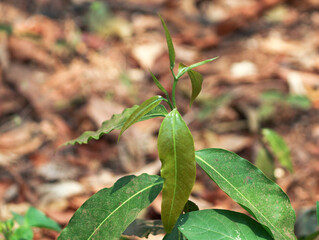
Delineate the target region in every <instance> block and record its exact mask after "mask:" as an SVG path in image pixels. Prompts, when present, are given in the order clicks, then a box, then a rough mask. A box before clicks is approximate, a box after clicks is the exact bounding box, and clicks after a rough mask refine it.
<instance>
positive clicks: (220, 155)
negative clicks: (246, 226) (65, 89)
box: [196, 148, 296, 240]
mask: <svg viewBox="0 0 319 240" xmlns="http://www.w3.org/2000/svg"><path fill="white" fill-rule="evenodd" d="M196 161H197V163H198V165H199V166H200V167H201V168H202V169H203V170H204V171H205V172H206V173H207V175H208V176H209V177H210V178H211V179H212V180H213V181H214V182H215V183H216V184H217V185H218V186H219V187H220V188H221V189H222V190H223V191H224V192H225V193H226V194H228V195H229V196H230V197H231V198H232V199H233V200H234V201H236V202H237V203H238V204H240V205H241V206H242V207H244V208H245V209H246V210H247V211H249V213H251V214H252V215H253V216H254V217H255V218H256V219H257V221H258V222H260V223H261V224H263V225H264V226H265V229H266V230H267V228H268V229H269V230H270V231H271V232H272V234H273V236H274V238H275V239H276V240H277V239H278V240H280V239H287V240H288V239H289V240H292V239H296V237H295V235H294V223H295V220H296V215H295V212H294V210H293V208H292V207H291V204H290V201H289V198H288V197H287V195H286V194H285V193H284V192H283V191H282V189H281V188H280V187H279V186H278V185H277V184H275V183H274V182H272V181H271V180H269V179H268V178H267V177H266V176H265V175H264V174H263V173H262V172H261V171H260V170H259V169H258V168H256V167H255V166H254V165H253V164H251V163H250V162H249V161H247V160H246V159H243V158H241V157H239V156H238V155H237V154H235V153H232V152H229V151H226V150H223V149H214V148H209V149H203V150H200V151H197V152H196Z"/></svg>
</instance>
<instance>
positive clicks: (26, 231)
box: [10, 226, 33, 240]
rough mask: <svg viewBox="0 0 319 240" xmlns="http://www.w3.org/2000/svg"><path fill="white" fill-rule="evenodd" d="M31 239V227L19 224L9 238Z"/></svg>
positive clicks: (16, 239)
mask: <svg viewBox="0 0 319 240" xmlns="http://www.w3.org/2000/svg"><path fill="white" fill-rule="evenodd" d="M32 239H33V232H32V229H31V227H29V226H20V227H18V228H17V229H16V230H15V231H14V233H13V234H12V236H11V237H10V240H32Z"/></svg>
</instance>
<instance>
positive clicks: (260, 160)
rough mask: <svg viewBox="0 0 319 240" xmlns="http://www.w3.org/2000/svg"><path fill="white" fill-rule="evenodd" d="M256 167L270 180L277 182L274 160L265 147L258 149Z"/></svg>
mask: <svg viewBox="0 0 319 240" xmlns="http://www.w3.org/2000/svg"><path fill="white" fill-rule="evenodd" d="M256 167H258V168H259V169H260V170H261V171H262V172H263V173H264V174H265V175H266V176H267V177H268V178H269V179H271V180H273V181H274V182H275V181H276V177H275V175H274V171H275V163H274V159H273V157H272V156H271V155H270V154H269V152H268V151H267V149H265V148H264V147H260V148H259V149H258V153H257V158H256Z"/></svg>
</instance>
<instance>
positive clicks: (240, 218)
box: [176, 209, 273, 240]
mask: <svg viewBox="0 0 319 240" xmlns="http://www.w3.org/2000/svg"><path fill="white" fill-rule="evenodd" d="M176 226H177V227H178V229H179V230H180V231H181V232H182V233H183V235H184V236H185V237H186V238H187V239H188V240H199V239H224V240H236V239H254V240H258V239H260V240H261V239H263V240H265V239H269V240H272V239H273V238H272V237H271V235H269V233H268V232H267V231H266V230H265V229H264V228H263V227H262V226H261V224H259V223H258V222H256V221H255V220H253V219H251V218H250V217H248V216H247V215H245V214H242V213H238V212H233V211H227V210H214V209H207V210H201V211H195V212H190V213H186V214H183V215H181V217H180V218H179V220H178V221H177V224H176Z"/></svg>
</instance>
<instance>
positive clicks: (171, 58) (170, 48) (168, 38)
mask: <svg viewBox="0 0 319 240" xmlns="http://www.w3.org/2000/svg"><path fill="white" fill-rule="evenodd" d="M159 17H160V18H161V21H162V25H163V28H164V30H165V36H166V42H167V47H168V54H169V63H170V67H171V69H173V67H174V66H175V50H174V45H173V41H172V37H171V35H170V33H169V31H168V28H167V26H166V23H165V22H164V20H163V18H162V17H161V15H159Z"/></svg>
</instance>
